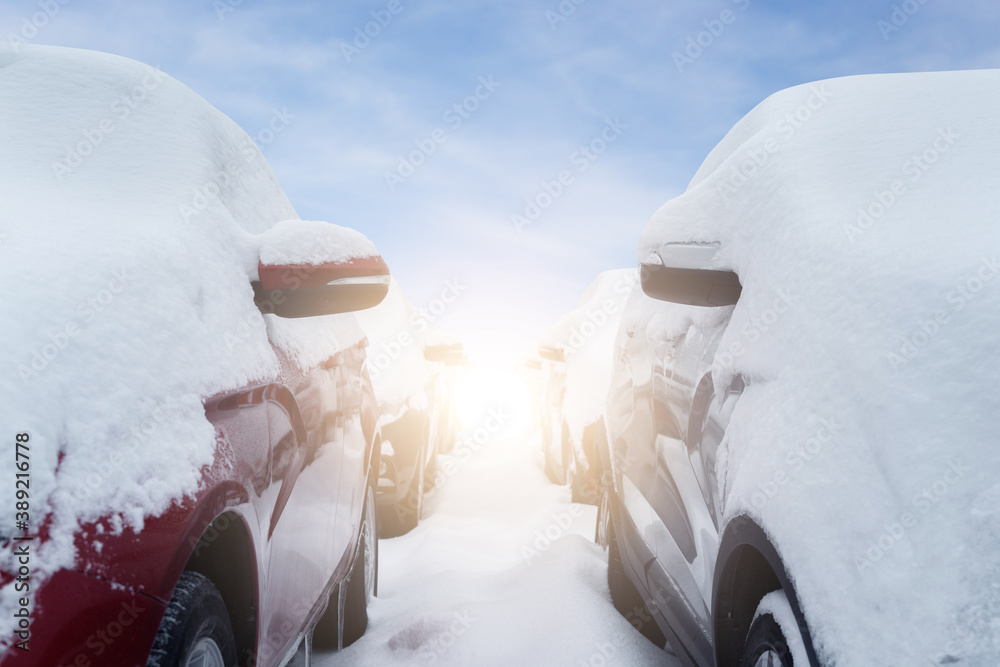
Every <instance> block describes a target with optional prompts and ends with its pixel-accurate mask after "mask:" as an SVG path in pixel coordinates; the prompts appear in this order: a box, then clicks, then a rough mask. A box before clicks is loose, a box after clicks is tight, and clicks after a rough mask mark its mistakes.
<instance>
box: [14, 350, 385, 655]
mask: <svg viewBox="0 0 1000 667" xmlns="http://www.w3.org/2000/svg"><path fill="white" fill-rule="evenodd" d="M366 346H367V341H365V340H362V341H361V342H360V343H358V344H356V345H354V346H352V347H350V348H348V349H346V350H342V351H341V352H338V353H337V354H336V355H335V356H334V357H332V358H331V359H329V360H328V361H327V362H326V363H324V364H321V365H320V366H319V367H317V368H313V369H310V370H308V371H301V370H300V369H298V368H297V367H296V366H295V364H294V363H293V362H292V361H290V360H289V359H287V358H286V357H285V356H284V355H283V354H281V353H280V352H279V351H277V350H276V353H277V354H278V356H279V359H280V360H281V373H280V375H279V377H276V378H273V381H272V382H271V383H268V384H261V385H257V386H252V387H247V388H244V389H241V390H239V391H236V392H233V393H227V394H224V395H220V396H215V397H212V398H210V399H207V400H206V401H205V413H206V417H207V418H208V420H209V421H210V422H211V423H212V424H213V425H214V426H215V430H216V450H215V457H214V461H213V463H212V465H211V466H206V467H205V468H204V469H203V470H202V471H201V477H202V479H201V485H200V489H199V491H198V492H197V493H196V494H195V495H194V496H193V497H187V498H183V499H178V500H177V501H175V502H174V503H173V504H172V505H171V507H170V508H169V509H168V510H167V511H166V512H164V513H163V514H161V515H160V516H157V517H153V518H148V519H147V520H146V521H145V525H144V526H143V528H142V529H141V530H140V531H139V532H135V531H133V530H132V529H130V528H126V529H125V530H123V531H121V532H119V533H118V534H114V533H113V532H112V530H111V522H110V520H109V519H103V520H101V521H99V522H97V523H95V524H91V525H88V526H85V527H83V528H82V529H81V530H80V531H78V533H77V535H76V547H77V560H76V568H75V570H62V571H59V572H57V573H55V574H54V575H53V576H52V577H51V578H49V579H48V580H47V581H45V582H44V584H43V585H42V586H41V588H40V590H39V591H38V592H37V596H36V600H35V605H34V608H33V609H32V613H31V616H32V619H31V637H30V640H29V643H28V646H29V651H21V650H17V649H13V648H12V649H9V650H8V652H7V655H6V656H4V660H3V664H4V665H15V666H17V667H56V666H58V667H64V666H65V667H69V666H70V665H72V666H74V667H90V665H114V666H115V667H128V666H132V665H136V666H141V665H145V664H146V661H147V658H148V655H149V651H150V648H151V647H152V644H153V641H154V639H155V636H156V632H157V629H158V627H159V624H160V621H161V619H162V616H163V613H164V611H165V609H166V606H167V603H168V602H169V600H170V596H171V594H172V591H173V588H174V586H175V585H176V582H177V580H178V578H179V577H180V575H181V573H182V572H183V571H184V570H185V569H186V568H187V567H189V566H190V565H191V564H192V563H198V562H199V558H202V557H203V556H204V555H205V554H208V553H209V552H211V550H212V549H213V548H214V547H217V545H219V544H221V543H222V542H223V541H226V540H227V539H231V538H233V535H234V534H235V533H232V532H230V531H234V530H238V531H239V533H240V535H241V539H242V540H244V541H245V542H246V543H247V544H246V547H247V553H245V554H243V556H244V557H245V560H242V561H241V562H245V563H246V564H247V568H248V569H249V570H250V571H249V572H241V573H238V574H240V575H241V576H243V577H244V578H245V580H246V581H248V582H249V587H250V588H252V590H249V591H242V593H241V594H242V595H245V596H246V600H247V605H246V606H247V609H240V610H234V609H232V608H231V609H230V616H233V615H234V614H250V615H252V630H253V632H252V634H253V637H252V638H251V639H250V640H249V641H250V645H249V646H247V647H243V648H244V650H243V651H241V654H240V656H239V664H240V665H257V666H259V667H269V666H271V665H276V664H278V663H279V662H280V661H281V660H282V659H283V658H284V657H285V656H286V655H287V654H288V653H289V651H291V650H294V648H295V646H296V645H297V643H298V641H299V639H300V638H301V636H302V634H303V633H304V632H305V630H306V629H307V628H308V627H309V626H310V625H311V624H312V623H313V622H314V621H315V620H316V619H317V618H318V616H319V615H320V614H321V613H322V611H323V609H324V608H325V604H326V596H328V594H329V592H330V591H331V590H332V587H333V586H334V585H336V584H337V583H339V581H341V580H342V579H343V578H344V577H346V575H347V573H348V571H349V569H350V566H351V563H352V560H353V556H354V553H355V550H356V545H357V535H358V530H359V527H360V523H361V519H362V508H363V497H364V490H365V485H366V481H367V474H368V470H369V468H370V467H371V466H374V469H375V470H377V467H378V461H377V456H378V451H377V447H376V446H375V445H376V444H377V433H376V429H377V412H376V403H375V398H374V394H373V393H372V388H371V382H370V380H369V378H368V375H367V371H366V370H365V369H364V359H365V347H366ZM373 457H376V459H375V460H374V461H373ZM109 481H113V478H112V480H109ZM225 533H229V535H226V536H225V537H222V536H223V535H224V534H225ZM6 546H7V547H8V548H9V546H10V545H6ZM234 567H235V565H234ZM9 580H10V578H9V577H4V581H3V583H4V584H7V583H9ZM224 597H225V594H224ZM227 604H228V601H227ZM244 620H245V619H244ZM126 621H128V622H127V623H126ZM237 622H238V621H237V619H233V625H234V629H235V626H236V625H237ZM119 626H121V628H122V631H121V632H120V633H119V632H118V629H119ZM112 633H114V634H115V635H118V636H112ZM238 643H239V640H238Z"/></svg>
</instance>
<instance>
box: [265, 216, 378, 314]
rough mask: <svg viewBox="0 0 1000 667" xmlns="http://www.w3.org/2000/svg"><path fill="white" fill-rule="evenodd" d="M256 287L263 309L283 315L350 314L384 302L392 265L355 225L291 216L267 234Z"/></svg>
mask: <svg viewBox="0 0 1000 667" xmlns="http://www.w3.org/2000/svg"><path fill="white" fill-rule="evenodd" d="M253 291H254V302H255V303H256V304H257V307H258V308H260V310H261V312H264V313H272V314H274V315H277V316H279V317H288V318H294V317H315V316H317V315H335V314H337V313H347V312H351V311H355V310H364V309H366V308H372V307H374V306H377V305H378V304H380V303H381V302H382V299H384V298H385V295H386V294H387V293H388V291H389V267H388V266H386V263H385V260H383V259H382V256H381V255H379V254H378V252H377V251H376V250H375V246H374V244H372V242H371V241H369V240H368V239H367V238H365V237H364V236H363V235H362V234H361V233H359V232H357V231H355V230H353V229H348V228H345V227H338V226H337V225H331V224H328V223H325V222H320V223H316V222H306V221H303V220H290V221H285V222H282V223H279V224H278V225H276V226H275V227H274V228H273V229H271V230H269V231H268V232H266V233H265V234H264V237H263V239H262V246H261V251H260V260H259V262H258V265H257V280H256V281H254V282H253Z"/></svg>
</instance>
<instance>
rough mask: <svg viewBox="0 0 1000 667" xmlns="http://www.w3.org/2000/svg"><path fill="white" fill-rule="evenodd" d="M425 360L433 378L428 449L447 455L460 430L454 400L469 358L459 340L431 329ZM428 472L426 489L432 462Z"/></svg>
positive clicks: (430, 480)
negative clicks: (429, 443)
mask: <svg viewBox="0 0 1000 667" xmlns="http://www.w3.org/2000/svg"><path fill="white" fill-rule="evenodd" d="M424 359H426V360H427V362H428V363H429V364H430V367H431V374H432V378H433V379H432V381H431V393H430V403H431V405H432V406H433V407H434V409H433V411H432V412H431V416H430V419H431V421H430V425H429V427H428V433H429V434H430V439H431V445H430V448H431V450H433V451H434V452H435V454H447V453H449V452H451V450H452V449H453V448H454V447H455V436H456V435H457V434H458V432H459V431H460V430H461V429H462V424H461V419H460V418H459V415H458V411H457V410H456V405H455V403H456V400H455V398H456V392H457V390H458V387H457V385H458V382H459V380H460V377H461V373H462V370H463V369H464V368H465V367H466V366H467V365H468V364H469V358H468V356H466V354H465V347H464V346H463V345H462V341H461V340H459V339H457V338H453V337H451V336H448V335H447V334H444V333H442V332H440V331H437V330H436V329H431V331H430V332H429V334H428V336H427V345H426V347H424ZM435 461H436V457H435ZM427 472H428V484H427V486H434V483H435V482H436V477H437V466H436V463H435V462H432V463H431V465H430V468H429V469H428V471H427Z"/></svg>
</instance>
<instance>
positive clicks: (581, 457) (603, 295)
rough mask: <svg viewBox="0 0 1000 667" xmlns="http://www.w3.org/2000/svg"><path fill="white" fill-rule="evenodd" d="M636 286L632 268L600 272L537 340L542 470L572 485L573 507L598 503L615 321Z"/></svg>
mask: <svg viewBox="0 0 1000 667" xmlns="http://www.w3.org/2000/svg"><path fill="white" fill-rule="evenodd" d="M638 282H639V276H638V273H637V272H636V270H635V269H617V270H613V271H605V272H603V273H601V274H600V275H598V276H597V278H596V279H595V280H594V282H592V283H591V284H590V285H589V286H588V287H587V289H586V290H584V292H583V295H582V296H581V297H580V300H579V302H578V303H577V306H576V308H575V309H574V310H573V311H572V312H570V313H567V314H566V315H563V316H562V317H561V318H559V321H558V322H556V323H555V324H553V325H552V326H551V327H549V328H548V329H546V330H545V331H544V332H543V333H542V336H541V338H540V340H539V346H538V354H539V356H540V357H541V358H542V360H543V361H542V383H543V389H542V410H541V417H540V419H541V425H542V451H543V456H544V461H545V471H546V473H547V474H548V476H549V479H551V480H552V481H553V482H555V483H556V484H569V485H570V486H571V488H572V492H573V502H582V503H590V504H595V505H596V504H597V501H598V497H599V493H600V486H601V480H602V478H603V474H604V473H603V468H602V466H601V464H600V458H599V457H598V456H597V449H596V442H597V438H596V434H597V429H598V425H599V424H600V423H601V418H602V416H603V415H604V403H605V399H606V398H607V393H608V387H609V383H610V381H611V355H612V350H613V348H614V341H615V334H616V333H617V332H618V322H619V320H620V319H621V315H622V311H623V309H624V306H625V300H626V299H627V298H628V295H629V294H630V293H631V292H632V290H633V288H634V287H635V286H636V285H637V284H638Z"/></svg>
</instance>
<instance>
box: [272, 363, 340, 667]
mask: <svg viewBox="0 0 1000 667" xmlns="http://www.w3.org/2000/svg"><path fill="white" fill-rule="evenodd" d="M282 361H283V369H284V372H283V373H282V377H281V380H282V382H281V383H280V384H278V383H276V384H273V385H271V387H270V388H269V392H268V401H267V413H268V427H269V431H270V440H271V451H272V461H271V484H270V487H269V488H268V491H267V496H268V500H269V501H270V512H269V516H267V518H266V522H267V525H265V526H262V532H263V533H264V535H266V536H267V552H268V562H267V564H266V566H265V568H264V570H265V572H266V577H267V579H266V581H265V582H263V586H262V587H261V589H262V598H263V600H262V602H263V604H262V618H261V629H262V635H263V636H262V644H263V645H262V647H261V653H262V655H261V658H262V660H261V663H262V664H271V662H272V661H277V660H280V659H281V658H282V657H283V656H284V655H285V654H286V652H287V651H289V650H291V649H292V648H294V642H295V640H296V638H297V637H298V633H299V631H300V630H301V629H302V627H303V625H304V624H305V623H306V621H307V620H308V618H309V616H310V612H311V611H312V610H313V609H314V608H315V607H316V605H317V603H318V601H319V599H320V596H321V595H322V593H323V592H324V590H325V588H326V585H327V583H328V582H329V581H330V578H331V577H332V576H333V573H334V570H335V568H336V566H337V564H338V563H339V561H340V559H341V558H342V556H343V553H344V550H345V549H346V544H345V543H344V542H343V540H338V539H337V538H338V536H339V534H340V532H341V530H342V528H341V524H342V523H347V524H348V525H349V524H350V519H349V517H342V516H340V510H341V508H342V505H341V493H342V489H341V473H342V469H343V460H344V455H345V452H344V443H345V439H344V437H343V431H344V429H343V419H342V418H341V417H340V416H339V406H340V402H341V397H340V395H339V394H340V392H339V389H338V387H339V385H340V384H341V382H340V377H341V369H340V356H339V355H335V356H334V357H331V358H330V359H328V360H327V361H326V362H325V363H323V364H320V365H319V366H318V367H316V368H313V369H310V370H308V371H306V372H301V371H298V370H297V369H295V368H293V367H292V365H291V364H290V362H288V361H287V360H285V359H282ZM348 506H350V505H349V504H348Z"/></svg>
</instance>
